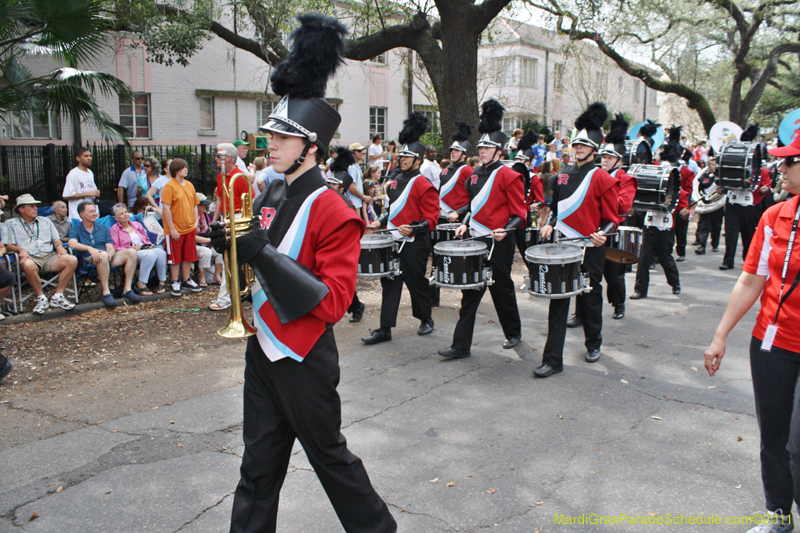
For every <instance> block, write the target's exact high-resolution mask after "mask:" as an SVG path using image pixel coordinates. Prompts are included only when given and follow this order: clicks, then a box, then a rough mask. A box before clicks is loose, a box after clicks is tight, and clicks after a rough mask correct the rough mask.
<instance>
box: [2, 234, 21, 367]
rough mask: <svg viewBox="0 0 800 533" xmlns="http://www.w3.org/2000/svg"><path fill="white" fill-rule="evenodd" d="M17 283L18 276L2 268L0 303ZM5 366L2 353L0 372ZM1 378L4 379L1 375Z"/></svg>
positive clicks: (4, 253)
mask: <svg viewBox="0 0 800 533" xmlns="http://www.w3.org/2000/svg"><path fill="white" fill-rule="evenodd" d="M4 255H6V247H5V245H4V244H3V243H2V242H0V257H3V256H4ZM16 284H17V278H16V277H15V276H14V274H12V273H11V272H10V271H8V270H6V269H5V268H0V303H2V302H3V300H5V299H6V296H8V295H9V294H10V293H11V291H12V290H13V289H14V286H15V285H16ZM5 317H6V315H4V314H3V313H0V320H3V319H4V318H5ZM3 366H4V363H3V356H2V355H0V374H2V373H3ZM0 379H3V377H2V376H1V375H0Z"/></svg>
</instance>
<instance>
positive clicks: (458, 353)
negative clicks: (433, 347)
mask: <svg viewBox="0 0 800 533" xmlns="http://www.w3.org/2000/svg"><path fill="white" fill-rule="evenodd" d="M439 355H443V356H445V357H450V358H451V359H463V358H464V357H469V356H470V355H471V354H470V353H469V350H459V349H457V348H445V349H444V350H439Z"/></svg>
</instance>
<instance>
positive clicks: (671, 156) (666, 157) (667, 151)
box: [661, 143, 680, 165]
mask: <svg viewBox="0 0 800 533" xmlns="http://www.w3.org/2000/svg"><path fill="white" fill-rule="evenodd" d="M679 148H680V145H676V144H674V143H669V144H665V145H664V148H663V149H662V150H661V160H662V161H668V162H670V163H673V164H675V165H677V164H678V158H679V157H680V152H679V151H678V149H679Z"/></svg>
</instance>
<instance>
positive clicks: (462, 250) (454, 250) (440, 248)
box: [433, 241, 488, 255]
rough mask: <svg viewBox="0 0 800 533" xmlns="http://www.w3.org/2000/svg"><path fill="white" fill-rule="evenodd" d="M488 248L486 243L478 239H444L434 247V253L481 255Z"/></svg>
mask: <svg viewBox="0 0 800 533" xmlns="http://www.w3.org/2000/svg"><path fill="white" fill-rule="evenodd" d="M487 250H488V249H487V248H486V245H485V244H483V243H482V242H478V241H444V242H437V243H436V245H435V246H434V247H433V253H435V254H439V255H480V254H484V253H486V251H487Z"/></svg>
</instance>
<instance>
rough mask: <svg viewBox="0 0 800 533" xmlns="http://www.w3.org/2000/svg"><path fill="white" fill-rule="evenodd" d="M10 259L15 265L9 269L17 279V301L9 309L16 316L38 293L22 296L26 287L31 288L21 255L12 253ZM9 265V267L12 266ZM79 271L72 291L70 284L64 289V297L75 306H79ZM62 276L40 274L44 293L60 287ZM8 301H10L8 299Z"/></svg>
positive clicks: (58, 274)
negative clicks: (60, 277)
mask: <svg viewBox="0 0 800 533" xmlns="http://www.w3.org/2000/svg"><path fill="white" fill-rule="evenodd" d="M67 251H68V252H70V251H71V250H70V249H69V248H67ZM6 257H7V258H8V259H7V261H10V263H11V265H14V266H13V267H12V268H9V270H11V272H12V273H13V274H14V275H15V276H16V277H17V299H16V300H15V301H13V302H12V305H13V311H11V310H12V307H9V308H8V309H9V310H10V311H11V312H13V313H14V314H19V313H22V312H23V311H24V310H25V301H26V300H30V299H31V298H33V297H34V296H36V293H35V292H33V289H31V291H30V292H29V293H28V294H24V295H23V294H22V290H23V289H24V288H25V287H30V284H29V283H28V281H27V279H26V278H25V271H23V270H22V267H21V266H20V261H19V254H17V253H15V252H12V253H8V254H6ZM11 265H9V266H11ZM76 273H77V269H75V272H73V273H72V289H70V288H69V283H67V287H66V288H65V289H64V296H65V297H66V298H67V299H73V300H75V304H76V305H77V304H78V290H77V289H78V281H77V276H76ZM59 276H60V272H40V273H39V279H40V280H41V282H42V291H46V290H47V288H48V287H55V286H56V285H58V277H59ZM6 300H8V299H6Z"/></svg>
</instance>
